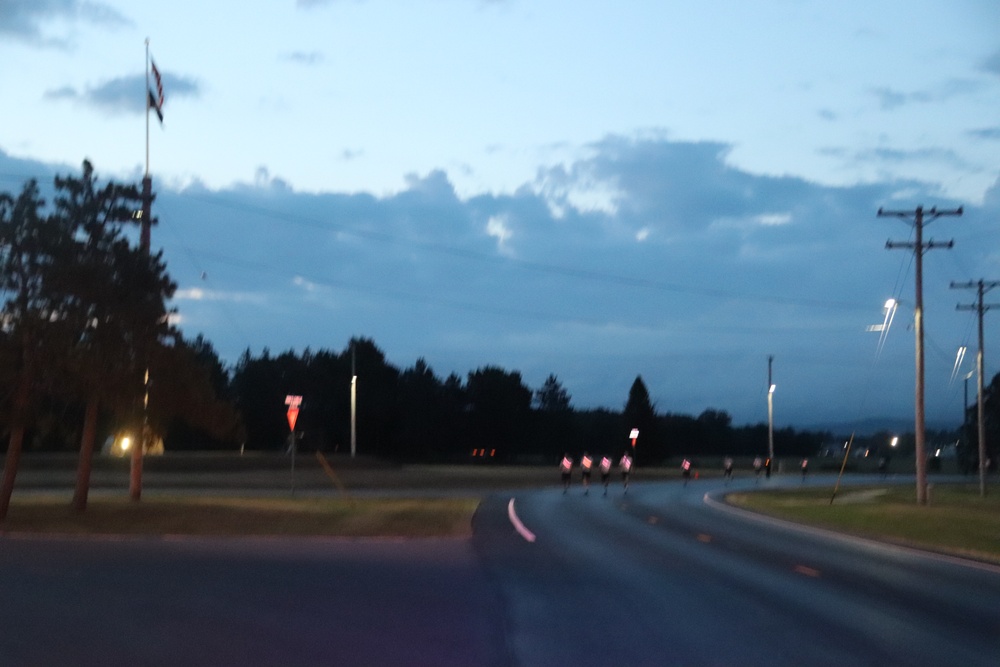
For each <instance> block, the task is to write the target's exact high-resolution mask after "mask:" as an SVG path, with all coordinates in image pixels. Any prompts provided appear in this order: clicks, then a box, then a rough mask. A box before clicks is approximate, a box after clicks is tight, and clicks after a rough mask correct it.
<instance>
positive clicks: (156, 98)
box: [147, 58, 163, 123]
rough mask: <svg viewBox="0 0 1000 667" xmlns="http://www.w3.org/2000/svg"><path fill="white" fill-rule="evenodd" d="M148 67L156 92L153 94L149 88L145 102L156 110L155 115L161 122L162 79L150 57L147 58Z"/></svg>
mask: <svg viewBox="0 0 1000 667" xmlns="http://www.w3.org/2000/svg"><path fill="white" fill-rule="evenodd" d="M149 65H150V69H151V70H152V72H153V81H154V83H155V84H156V93H155V94H154V93H153V91H152V89H150V90H149V98H148V100H147V104H148V106H149V107H150V108H152V109H153V111H155V112H156V117H157V118H159V119H160V122H161V123H162V122H163V79H162V78H160V70H158V69H156V63H155V62H154V61H153V59H152V58H150V59H149Z"/></svg>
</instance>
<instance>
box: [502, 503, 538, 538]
mask: <svg viewBox="0 0 1000 667" xmlns="http://www.w3.org/2000/svg"><path fill="white" fill-rule="evenodd" d="M507 516H508V517H510V522H511V523H512V524H514V529H515V530H516V531H517V532H519V533H521V537H523V538H524V539H526V540H528V541H529V542H534V541H535V534H534V533H533V532H531V531H530V530H528V529H527V528H526V527H525V526H524V524H523V523H521V520H520V519H519V518H517V512H515V511H514V499H513V498H511V499H510V502H509V503H507Z"/></svg>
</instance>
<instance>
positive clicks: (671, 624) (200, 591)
mask: <svg viewBox="0 0 1000 667" xmlns="http://www.w3.org/2000/svg"><path fill="white" fill-rule="evenodd" d="M787 481H791V482H793V483H797V480H795V479H794V478H776V479H772V480H771V482H770V484H774V485H777V484H779V483H782V482H787ZM740 483H746V484H753V480H746V481H744V482H737V483H734V488H735V487H736V486H737V484H740ZM720 485H721V482H719V481H708V480H699V481H697V482H692V483H691V484H689V485H688V486H687V487H683V486H681V485H680V484H678V483H647V484H637V485H633V487H632V489H630V491H629V493H628V495H627V496H625V495H623V494H622V491H621V488H620V487H613V488H612V490H611V493H610V494H609V495H608V496H607V497H604V496H603V495H601V493H600V490H598V489H593V490H592V491H591V493H590V494H589V495H586V496H584V495H583V493H582V490H581V489H580V488H579V486H577V487H575V488H573V489H571V490H570V492H569V493H568V494H566V495H563V493H562V491H561V489H558V488H546V489H540V490H534V491H523V490H519V491H517V492H515V495H514V496H511V495H510V494H495V495H492V496H490V497H489V498H488V499H486V500H485V501H484V503H483V504H482V506H481V507H480V509H479V511H478V512H477V514H476V517H475V519H474V522H473V528H474V535H473V537H472V539H471V540H451V539H442V540H416V541H393V540H382V541H379V540H330V539H315V540H314V539H306V540H301V539H300V540H285V539H267V540H260V539H250V540H243V539H235V540H233V539H230V540H220V539H201V538H198V539H194V538H191V539H122V540H108V539H60V538H17V537H11V536H5V537H2V538H0V601H2V604H0V625H2V628H3V632H0V664H2V665H5V666H12V667H13V666H18V665H52V664H74V665H80V666H85V665H117V664H121V665H125V664H127V665H236V664H238V665H248V666H250V665H289V666H299V665H301V666H308V665H439V666H441V665H463V666H464V665H483V666H493V665H496V666H507V665H510V666H515V665H517V666H524V667H527V666H531V665H572V666H573V667H587V666H588V665H806V664H808V665H826V664H829V665H844V664H850V665H879V666H885V665H963V666H971V665H996V664H997V660H998V658H997V656H1000V568H995V567H991V566H976V565H969V564H965V563H961V562H955V561H952V560H950V559H945V558H940V557H931V556H927V555H924V554H920V553H917V552H913V551H908V550H903V549H896V548H887V547H883V546H878V545H874V544H870V543H867V542H858V541H853V540H843V539H837V538H833V537H830V536H827V535H824V534H819V533H810V532H802V531H799V530H791V529H788V528H786V527H783V526H781V525H778V524H775V523H770V522H761V521H757V520H752V519H747V518H746V517H743V516H737V515H735V514H733V513H731V512H729V511H725V510H720V509H718V508H717V507H715V506H713V505H709V504H706V503H705V501H704V496H705V493H706V492H707V491H710V490H712V489H717V488H719V487H720ZM512 497H513V499H514V505H513V507H514V516H515V517H516V518H517V519H518V520H519V521H520V522H521V524H523V533H519V532H518V531H516V530H515V528H514V527H513V524H512V522H511V512H510V509H511V503H510V501H511V498H512ZM532 536H533V537H534V538H535V539H534V541H533V542H531V541H528V539H526V537H529V538H530V537H532Z"/></svg>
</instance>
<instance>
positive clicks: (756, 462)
mask: <svg viewBox="0 0 1000 667" xmlns="http://www.w3.org/2000/svg"><path fill="white" fill-rule="evenodd" d="M763 465H764V462H763V461H761V460H760V457H759V456H758V457H757V458H755V459H754V460H753V474H754V476H756V477H757V481H760V469H761V467H762V466H763Z"/></svg>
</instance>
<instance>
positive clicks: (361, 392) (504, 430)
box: [227, 338, 830, 465]
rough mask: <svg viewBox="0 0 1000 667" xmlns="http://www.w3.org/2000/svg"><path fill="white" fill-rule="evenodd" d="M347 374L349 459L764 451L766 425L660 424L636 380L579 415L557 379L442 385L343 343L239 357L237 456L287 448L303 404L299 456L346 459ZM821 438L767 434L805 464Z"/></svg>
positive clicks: (642, 459)
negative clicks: (291, 413) (293, 401)
mask: <svg viewBox="0 0 1000 667" xmlns="http://www.w3.org/2000/svg"><path fill="white" fill-rule="evenodd" d="M352 366H353V369H354V372H355V373H356V376H357V385H356V392H357V402H356V418H355V424H356V442H357V451H358V453H360V454H363V455H366V456H378V457H385V458H391V459H394V460H399V461H420V462H464V461H472V462H479V463H533V462H534V463H543V462H544V463H550V462H553V461H556V460H558V458H559V457H560V456H561V455H562V454H563V453H564V452H570V453H573V454H574V455H575V456H578V455H579V454H580V453H582V452H583V451H588V452H590V453H591V454H609V455H614V456H620V455H621V454H622V453H623V452H624V451H626V450H628V449H631V446H632V445H631V442H630V441H629V434H630V431H631V430H632V429H633V428H638V429H639V432H640V435H639V438H638V442H637V445H636V448H635V452H634V453H635V456H636V462H637V463H638V464H639V465H659V464H662V463H664V462H667V461H669V460H670V459H671V458H672V457H675V456H678V455H680V454H684V455H691V454H696V455H705V456H723V455H730V456H754V455H758V454H760V455H763V454H765V453H766V451H767V426H766V425H763V424H761V425H754V426H745V427H738V428H736V427H733V426H732V419H731V417H730V416H729V414H728V413H726V412H724V411H720V410H706V411H704V412H703V413H701V414H700V415H698V416H697V417H693V416H686V415H679V414H670V413H666V414H659V413H657V411H656V410H655V408H654V406H653V404H652V403H651V401H650V398H649V393H648V391H647V390H646V386H645V383H644V382H643V380H642V378H641V377H637V378H636V380H635V382H634V383H633V386H632V389H631V390H630V392H629V396H628V398H627V401H626V402H625V405H624V408H623V410H621V411H614V410H609V409H594V410H576V409H574V408H573V407H572V405H571V399H570V395H569V392H568V391H567V390H566V389H565V388H564V387H563V386H562V384H561V383H560V382H559V380H558V378H557V377H556V376H555V375H550V376H549V377H548V378H547V379H546V380H545V382H544V384H543V385H542V386H541V387H539V388H538V389H535V390H532V389H531V388H530V387H528V386H527V385H525V383H524V380H523V378H522V377H521V374H520V373H519V372H517V371H508V370H505V369H503V368H500V367H497V366H483V367H480V368H478V369H476V370H474V371H470V372H469V373H468V375H467V376H466V377H464V378H462V377H460V376H458V375H456V374H454V373H452V374H451V375H449V376H447V377H444V378H442V377H441V376H439V375H437V374H436V373H435V372H434V369H433V368H431V367H430V366H429V365H428V364H427V362H426V361H425V360H424V359H422V358H421V359H418V360H417V361H416V362H415V363H414V364H413V366H411V367H409V368H406V369H403V370H399V369H398V368H396V367H394V366H393V365H391V364H389V363H388V362H387V361H386V358H385V354H384V353H383V352H382V351H381V350H380V349H379V348H378V347H377V346H376V344H375V343H374V341H372V340H371V339H367V338H355V339H352V340H351V341H350V342H349V343H348V345H347V347H345V349H344V350H343V351H341V352H339V353H337V352H332V351H329V350H320V351H318V352H312V351H310V350H306V351H304V352H302V353H301V354H296V353H295V352H292V351H288V352H283V353H281V354H279V355H277V356H275V355H272V354H271V353H270V352H269V351H268V350H264V351H263V352H262V353H261V354H260V355H259V356H254V355H252V354H251V353H250V351H249V350H248V351H246V352H244V353H243V355H242V357H241V358H240V360H239V362H238V363H237V364H236V366H235V367H234V368H233V370H232V380H231V386H230V389H229V390H228V392H227V393H228V395H231V396H232V397H233V398H234V400H235V402H236V405H237V408H238V410H239V412H240V413H241V415H242V418H243V422H244V424H245V427H246V433H247V439H246V442H245V447H246V448H247V449H257V450H276V449H282V448H285V447H287V446H288V438H289V428H288V423H287V421H286V419H285V397H286V396H288V395H299V396H302V397H303V400H302V405H301V408H300V412H299V416H298V420H297V422H296V436H297V438H298V440H297V446H298V447H299V448H300V450H306V451H308V450H320V451H324V452H333V453H346V452H348V451H349V448H350V427H351V415H350V391H351V377H352ZM829 438H830V436H829V434H823V433H819V434H817V433H805V432H803V433H798V432H796V431H795V430H794V429H790V428H786V429H779V430H777V431H776V432H775V449H776V451H777V452H780V453H781V454H782V455H784V456H811V455H813V454H814V453H815V452H817V451H818V450H819V448H820V445H821V444H822V443H823V442H824V440H829Z"/></svg>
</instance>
